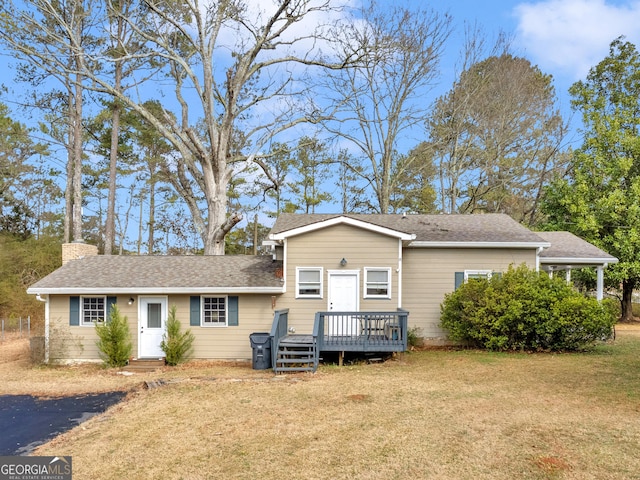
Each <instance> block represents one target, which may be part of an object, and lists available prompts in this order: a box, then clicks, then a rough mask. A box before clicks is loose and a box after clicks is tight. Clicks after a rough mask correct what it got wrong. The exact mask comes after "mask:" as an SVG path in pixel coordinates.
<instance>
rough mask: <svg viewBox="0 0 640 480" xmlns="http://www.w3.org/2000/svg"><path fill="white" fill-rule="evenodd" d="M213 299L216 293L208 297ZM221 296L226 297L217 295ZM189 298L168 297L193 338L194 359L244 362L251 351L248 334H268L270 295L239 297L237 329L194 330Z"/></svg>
mask: <svg viewBox="0 0 640 480" xmlns="http://www.w3.org/2000/svg"><path fill="white" fill-rule="evenodd" d="M206 296H208V297H216V296H218V295H215V294H207V295H206ZM219 296H221V297H224V296H226V295H219ZM189 298H190V295H180V296H176V295H170V296H169V307H171V305H174V304H175V305H176V309H177V317H178V319H179V320H180V322H181V323H182V327H183V330H186V329H190V330H191V331H192V332H193V334H194V336H195V337H196V339H195V342H194V344H193V347H194V351H193V358H201V359H222V360H247V359H250V358H251V355H252V350H251V344H250V342H249V335H250V334H252V333H254V332H270V331H271V323H272V322H273V309H272V308H271V296H270V295H238V317H239V321H238V326H235V327H218V326H214V327H195V326H190V325H189V318H190V314H189Z"/></svg>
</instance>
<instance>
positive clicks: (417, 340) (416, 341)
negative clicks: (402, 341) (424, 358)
mask: <svg viewBox="0 0 640 480" xmlns="http://www.w3.org/2000/svg"><path fill="white" fill-rule="evenodd" d="M421 331H422V330H421V329H420V328H419V327H411V328H410V329H408V330H407V345H408V346H409V347H421V346H422V336H421V335H420V333H421Z"/></svg>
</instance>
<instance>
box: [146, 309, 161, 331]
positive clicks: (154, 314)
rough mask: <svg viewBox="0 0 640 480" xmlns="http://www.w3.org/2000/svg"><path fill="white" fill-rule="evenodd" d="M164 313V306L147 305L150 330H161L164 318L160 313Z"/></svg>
mask: <svg viewBox="0 0 640 480" xmlns="http://www.w3.org/2000/svg"><path fill="white" fill-rule="evenodd" d="M161 312H162V305H161V304H159V303H149V304H147V327H148V328H161V327H162V318H161V317H160V313H161Z"/></svg>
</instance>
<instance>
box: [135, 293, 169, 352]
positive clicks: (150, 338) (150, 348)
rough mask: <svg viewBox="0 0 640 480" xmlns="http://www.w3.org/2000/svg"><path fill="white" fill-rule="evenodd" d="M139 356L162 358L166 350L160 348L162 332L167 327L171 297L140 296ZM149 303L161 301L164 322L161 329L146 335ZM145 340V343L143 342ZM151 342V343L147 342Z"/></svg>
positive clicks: (161, 315)
mask: <svg viewBox="0 0 640 480" xmlns="http://www.w3.org/2000/svg"><path fill="white" fill-rule="evenodd" d="M137 301H138V358H162V357H164V352H163V351H162V349H161V348H160V342H161V341H162V334H164V332H166V329H167V314H168V304H169V297H167V296H166V295H144V296H140V297H138V300H137ZM149 303H160V305H161V312H160V320H161V322H162V326H161V329H160V330H158V331H157V332H155V333H153V334H152V335H149V334H147V335H144V334H143V332H144V331H145V330H146V331H148V328H146V321H147V305H148V304H149ZM143 342H144V344H143ZM146 342H151V343H146Z"/></svg>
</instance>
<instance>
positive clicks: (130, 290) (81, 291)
mask: <svg viewBox="0 0 640 480" xmlns="http://www.w3.org/2000/svg"><path fill="white" fill-rule="evenodd" d="M27 293H28V294H30V295H107V294H123V295H187V294H198V295H206V294H240V293H246V294H251V293H252V294H260V295H277V294H281V293H284V287H218V288H216V287H180V288H175V287H174V288H172V287H126V288H125V287H43V288H38V287H29V288H28V289H27Z"/></svg>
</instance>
